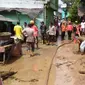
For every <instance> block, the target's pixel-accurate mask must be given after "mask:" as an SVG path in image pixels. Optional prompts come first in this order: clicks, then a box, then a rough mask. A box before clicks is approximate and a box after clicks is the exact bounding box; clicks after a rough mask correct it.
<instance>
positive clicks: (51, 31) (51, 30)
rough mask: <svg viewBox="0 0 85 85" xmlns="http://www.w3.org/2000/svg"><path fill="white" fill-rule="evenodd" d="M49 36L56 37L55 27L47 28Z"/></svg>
mask: <svg viewBox="0 0 85 85" xmlns="http://www.w3.org/2000/svg"><path fill="white" fill-rule="evenodd" d="M48 32H49V35H56V27H55V26H52V27H51V26H49V31H48Z"/></svg>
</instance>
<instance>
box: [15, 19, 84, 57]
mask: <svg viewBox="0 0 85 85" xmlns="http://www.w3.org/2000/svg"><path fill="white" fill-rule="evenodd" d="M19 24H20V23H19V22H18V23H17V25H16V26H14V32H15V35H16V37H17V39H16V42H18V43H19V42H21V41H22V40H23V39H24V40H25V41H26V44H27V47H28V51H30V50H31V51H30V55H31V56H33V55H34V49H35V46H36V48H38V37H39V30H38V27H37V26H36V25H35V22H34V21H33V20H31V21H30V23H29V24H27V23H26V22H25V23H24V25H23V29H22V27H21V26H20V25H19ZM82 25H83V26H82ZM84 25H85V23H84V21H83V22H81V24H72V22H71V21H70V20H69V21H62V22H61V24H56V23H53V22H51V23H50V25H49V27H48V28H47V26H46V25H45V24H44V22H43V21H42V22H41V25H40V34H41V39H42V43H43V44H48V45H50V44H51V45H54V43H55V42H56V41H57V38H58V36H59V35H60V34H59V32H60V33H61V40H64V39H65V33H67V35H68V40H71V39H72V34H73V35H74V37H76V36H78V37H79V36H81V35H83V34H84V33H85V30H84V29H85V28H84ZM23 36H24V38H23ZM74 37H73V38H74ZM20 47H21V46H20Z"/></svg>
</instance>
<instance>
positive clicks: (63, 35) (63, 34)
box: [61, 31, 65, 40]
mask: <svg viewBox="0 0 85 85" xmlns="http://www.w3.org/2000/svg"><path fill="white" fill-rule="evenodd" d="M64 37H65V31H64V32H62V33H61V39H62V40H64Z"/></svg>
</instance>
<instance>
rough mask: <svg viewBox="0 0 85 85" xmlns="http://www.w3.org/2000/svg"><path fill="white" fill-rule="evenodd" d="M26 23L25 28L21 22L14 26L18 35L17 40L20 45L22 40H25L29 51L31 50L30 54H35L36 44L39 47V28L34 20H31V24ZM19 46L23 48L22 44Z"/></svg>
mask: <svg viewBox="0 0 85 85" xmlns="http://www.w3.org/2000/svg"><path fill="white" fill-rule="evenodd" d="M24 24H25V25H24V29H22V27H21V26H20V23H19V22H18V23H17V25H16V26H14V31H15V36H16V39H15V41H16V43H19V45H20V44H21V42H22V41H23V40H25V42H26V44H27V48H28V51H30V56H33V55H34V49H35V44H36V47H37V48H38V28H37V26H36V25H35V24H34V21H33V20H31V21H30V23H29V24H27V23H26V22H25V23H24ZM19 45H18V46H19ZM19 48H21V45H20V47H19Z"/></svg>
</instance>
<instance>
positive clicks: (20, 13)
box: [0, 0, 58, 28]
mask: <svg viewBox="0 0 85 85" xmlns="http://www.w3.org/2000/svg"><path fill="white" fill-rule="evenodd" d="M57 8H58V0H44V1H42V0H21V1H20V0H15V1H14V0H2V1H1V2H0V14H1V15H3V16H5V17H7V18H11V19H12V20H16V21H19V22H20V24H21V26H23V23H24V22H27V23H29V21H30V20H31V19H34V20H35V22H36V25H37V26H38V28H39V26H40V22H41V21H45V23H46V25H47V26H49V23H50V21H53V19H54V13H53V12H54V11H57ZM13 24H16V22H13Z"/></svg>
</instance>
